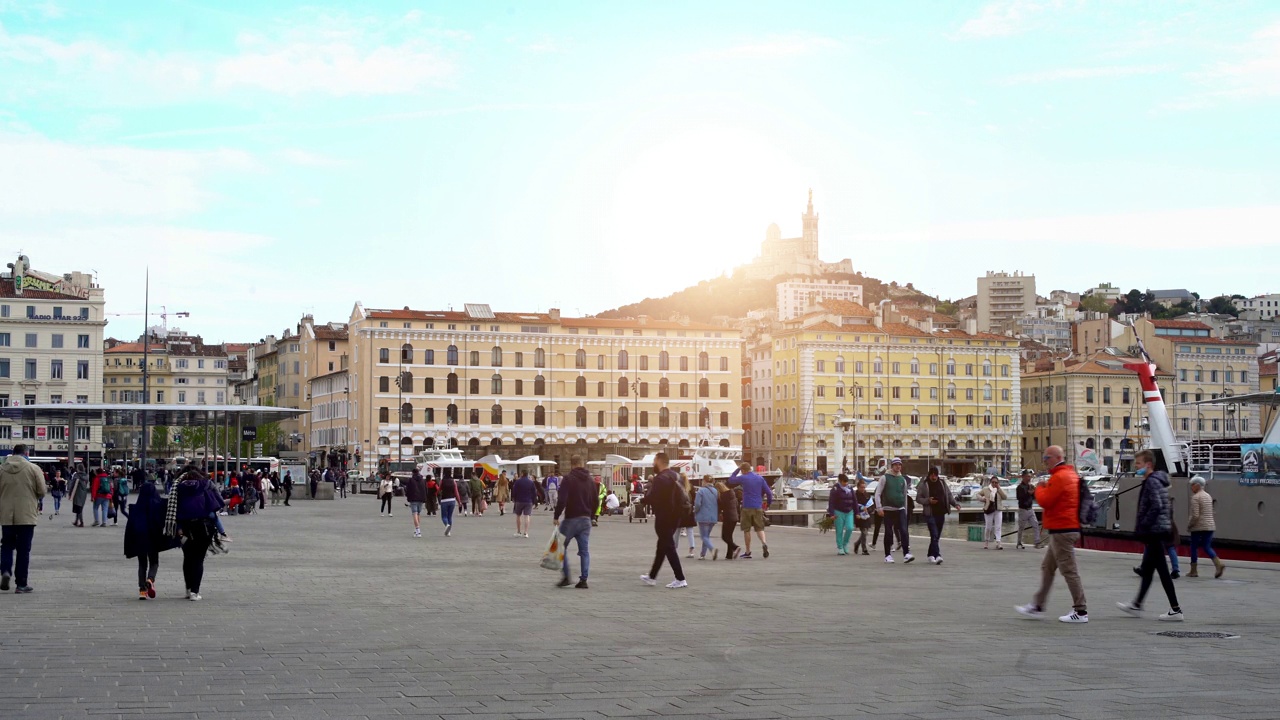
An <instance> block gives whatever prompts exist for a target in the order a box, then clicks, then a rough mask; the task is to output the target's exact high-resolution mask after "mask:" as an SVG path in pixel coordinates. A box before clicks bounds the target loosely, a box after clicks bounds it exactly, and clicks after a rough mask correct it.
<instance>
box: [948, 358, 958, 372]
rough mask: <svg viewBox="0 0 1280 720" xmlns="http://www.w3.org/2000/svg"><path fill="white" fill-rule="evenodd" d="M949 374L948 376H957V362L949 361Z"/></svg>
mask: <svg viewBox="0 0 1280 720" xmlns="http://www.w3.org/2000/svg"><path fill="white" fill-rule="evenodd" d="M947 374H948V375H955V374H956V361H955V360H948V361H947Z"/></svg>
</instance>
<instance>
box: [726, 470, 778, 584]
mask: <svg viewBox="0 0 1280 720" xmlns="http://www.w3.org/2000/svg"><path fill="white" fill-rule="evenodd" d="M728 485H729V487H741V488H742V538H743V539H742V542H743V545H745V546H746V552H744V553H742V554H741V555H739V556H738V559H740V560H750V559H751V531H752V530H753V529H754V530H755V531H756V535H757V536H759V538H760V546H761V547H762V548H763V549H764V556H765V557H766V558H767V557H769V543H768V541H767V540H765V537H764V508H765V499H766V498H767V499H768V501H769V502H770V503H772V502H773V490H772V489H771V488H770V487H769V483H767V482H765V479H764V478H762V477H760V476H759V475H757V474H755V473H754V472H752V471H751V466H750V465H749V464H747V463H745V462H744V463H742V465H740V466H739V467H738V469H737V470H734V471H733V474H732V475H730V476H729V483H728Z"/></svg>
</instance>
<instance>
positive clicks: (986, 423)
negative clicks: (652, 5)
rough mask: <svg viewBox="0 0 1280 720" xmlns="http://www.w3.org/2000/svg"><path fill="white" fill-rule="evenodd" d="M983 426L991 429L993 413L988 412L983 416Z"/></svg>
mask: <svg viewBox="0 0 1280 720" xmlns="http://www.w3.org/2000/svg"><path fill="white" fill-rule="evenodd" d="M982 424H983V426H985V427H991V424H992V419H991V411H987V412H986V413H985V414H983V416H982Z"/></svg>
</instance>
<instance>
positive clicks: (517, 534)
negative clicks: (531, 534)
mask: <svg viewBox="0 0 1280 720" xmlns="http://www.w3.org/2000/svg"><path fill="white" fill-rule="evenodd" d="M516 537H524V533H516Z"/></svg>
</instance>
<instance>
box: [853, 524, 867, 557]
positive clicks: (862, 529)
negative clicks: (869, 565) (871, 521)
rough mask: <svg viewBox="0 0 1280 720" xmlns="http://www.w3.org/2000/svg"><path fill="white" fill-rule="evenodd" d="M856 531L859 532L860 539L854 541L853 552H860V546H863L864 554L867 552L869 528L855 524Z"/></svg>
mask: <svg viewBox="0 0 1280 720" xmlns="http://www.w3.org/2000/svg"><path fill="white" fill-rule="evenodd" d="M854 529H855V530H857V531H858V539H857V540H854V541H853V552H858V546H859V545H861V546H862V552H867V528H866V526H864V525H859V524H858V523H857V522H855V523H854Z"/></svg>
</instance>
